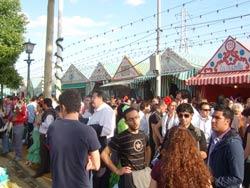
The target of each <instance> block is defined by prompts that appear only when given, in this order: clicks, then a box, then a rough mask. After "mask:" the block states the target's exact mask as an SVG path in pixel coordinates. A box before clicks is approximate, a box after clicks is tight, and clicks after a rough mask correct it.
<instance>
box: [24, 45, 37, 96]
mask: <svg viewBox="0 0 250 188" xmlns="http://www.w3.org/2000/svg"><path fill="white" fill-rule="evenodd" d="M23 45H24V48H25V52H26V53H27V54H28V59H25V60H24V61H27V64H28V73H27V97H28V98H30V97H31V96H30V91H29V89H30V64H31V62H32V61H34V59H30V54H32V52H33V49H34V46H35V45H36V44H35V43H32V42H30V40H29V41H28V42H25V43H24V44H23Z"/></svg>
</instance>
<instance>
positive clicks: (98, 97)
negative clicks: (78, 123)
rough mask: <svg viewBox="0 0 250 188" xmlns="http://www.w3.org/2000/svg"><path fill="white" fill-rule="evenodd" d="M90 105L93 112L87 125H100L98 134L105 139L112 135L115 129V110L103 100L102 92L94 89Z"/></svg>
mask: <svg viewBox="0 0 250 188" xmlns="http://www.w3.org/2000/svg"><path fill="white" fill-rule="evenodd" d="M92 105H93V107H94V108H95V110H94V114H93V115H92V116H91V117H90V119H89V122H88V125H99V126H100V127H101V131H100V135H98V136H101V137H103V136H105V137H107V139H109V138H111V137H113V136H114V130H115V112H114V110H113V109H112V108H111V107H110V106H109V105H108V104H106V103H105V102H104V93H103V92H102V91H94V92H93V95H92Z"/></svg>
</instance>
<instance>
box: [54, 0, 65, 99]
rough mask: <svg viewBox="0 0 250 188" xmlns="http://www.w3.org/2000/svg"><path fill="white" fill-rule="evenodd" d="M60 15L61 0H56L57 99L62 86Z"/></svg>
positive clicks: (61, 12)
mask: <svg viewBox="0 0 250 188" xmlns="http://www.w3.org/2000/svg"><path fill="white" fill-rule="evenodd" d="M62 17H63V0H58V25H57V40H56V45H57V52H56V53H55V56H56V64H55V69H56V73H55V78H56V98H57V99H58V98H59V96H60V94H61V88H62V83H61V81H62V80H61V78H62V72H63V69H62V65H61V64H62V62H63V58H62V51H63V47H62V45H61V44H60V43H61V42H62V41H63V38H62Z"/></svg>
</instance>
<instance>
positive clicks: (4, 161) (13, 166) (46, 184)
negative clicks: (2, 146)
mask: <svg viewBox="0 0 250 188" xmlns="http://www.w3.org/2000/svg"><path fill="white" fill-rule="evenodd" d="M13 158H14V153H13V152H11V153H9V154H8V155H7V156H6V157H2V156H0V166H1V167H3V168H6V169H7V171H8V174H9V178H10V181H11V182H13V183H16V184H17V185H18V186H19V187H20V188H50V187H51V183H52V181H51V178H50V174H45V175H44V176H42V177H39V178H36V179H34V178H33V177H32V176H33V175H34V174H35V168H36V167H34V166H32V168H31V167H29V166H27V165H26V164H25V160H22V161H18V162H16V161H14V160H12V159H13Z"/></svg>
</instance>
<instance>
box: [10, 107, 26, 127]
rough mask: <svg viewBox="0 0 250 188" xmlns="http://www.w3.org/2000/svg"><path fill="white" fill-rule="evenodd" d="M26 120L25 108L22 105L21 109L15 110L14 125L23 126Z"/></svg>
mask: <svg viewBox="0 0 250 188" xmlns="http://www.w3.org/2000/svg"><path fill="white" fill-rule="evenodd" d="M26 120H27V111H26V106H25V105H22V107H21V109H18V108H16V112H15V115H14V116H13V119H12V121H13V123H14V124H23V123H25V121H26Z"/></svg>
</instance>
